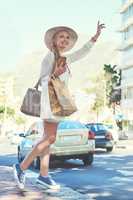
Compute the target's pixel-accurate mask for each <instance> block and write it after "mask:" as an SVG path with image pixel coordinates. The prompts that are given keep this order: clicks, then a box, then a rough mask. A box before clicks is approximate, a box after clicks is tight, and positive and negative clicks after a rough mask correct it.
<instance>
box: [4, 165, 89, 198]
mask: <svg viewBox="0 0 133 200" xmlns="http://www.w3.org/2000/svg"><path fill="white" fill-rule="evenodd" d="M12 172H13V171H12V168H11V167H7V166H0V200H89V199H90V198H89V197H88V196H87V195H85V194H80V193H79V192H76V191H74V190H72V189H71V188H69V187H65V186H63V185H62V186H61V190H60V191H58V192H52V193H50V192H49V193H45V192H43V190H41V189H39V188H37V187H36V186H34V185H33V184H32V183H33V182H34V181H33V179H34V178H33V177H30V178H29V177H27V178H26V187H27V191H26V192H21V191H20V190H19V189H17V187H16V184H15V182H14V178H13V173H12Z"/></svg>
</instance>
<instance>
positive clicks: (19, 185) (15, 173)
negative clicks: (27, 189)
mask: <svg viewBox="0 0 133 200" xmlns="http://www.w3.org/2000/svg"><path fill="white" fill-rule="evenodd" d="M13 173H14V179H15V181H16V183H17V186H18V187H19V189H20V190H23V189H24V185H22V184H21V183H20V182H19V179H18V176H17V171H16V167H15V165H13Z"/></svg>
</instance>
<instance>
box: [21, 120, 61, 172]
mask: <svg viewBox="0 0 133 200" xmlns="http://www.w3.org/2000/svg"><path fill="white" fill-rule="evenodd" d="M57 126H58V123H55V122H48V121H44V129H45V133H46V137H43V138H42V140H41V141H40V142H39V143H38V144H37V145H36V146H35V147H33V149H32V151H31V152H30V153H29V154H28V156H27V157H26V158H25V159H24V160H23V161H22V163H21V164H20V168H21V169H22V170H26V169H27V168H28V167H29V166H30V164H31V163H32V162H33V160H34V159H35V158H36V157H37V156H38V155H41V154H42V153H43V152H45V151H46V149H47V148H48V147H49V146H50V145H51V144H53V143H54V142H55V140H56V132H57ZM47 159H48V157H47ZM47 164H48V163H47ZM41 171H42V170H41Z"/></svg>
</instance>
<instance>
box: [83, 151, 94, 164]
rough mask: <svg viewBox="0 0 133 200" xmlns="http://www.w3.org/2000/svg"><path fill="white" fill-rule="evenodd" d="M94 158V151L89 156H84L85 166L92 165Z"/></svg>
mask: <svg viewBox="0 0 133 200" xmlns="http://www.w3.org/2000/svg"><path fill="white" fill-rule="evenodd" d="M93 159H94V155H93V153H89V154H88V155H87V156H85V157H84V159H83V163H84V165H85V166H88V165H91V164H92V162H93Z"/></svg>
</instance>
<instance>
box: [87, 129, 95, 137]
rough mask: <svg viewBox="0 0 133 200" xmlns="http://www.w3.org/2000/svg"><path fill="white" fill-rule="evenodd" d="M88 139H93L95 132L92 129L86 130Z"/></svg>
mask: <svg viewBox="0 0 133 200" xmlns="http://www.w3.org/2000/svg"><path fill="white" fill-rule="evenodd" d="M88 139H95V133H94V132H93V131H89V132H88Z"/></svg>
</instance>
